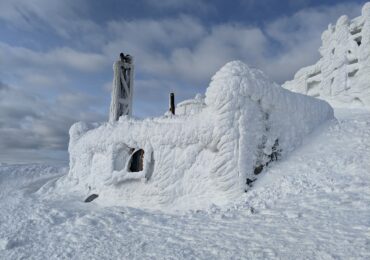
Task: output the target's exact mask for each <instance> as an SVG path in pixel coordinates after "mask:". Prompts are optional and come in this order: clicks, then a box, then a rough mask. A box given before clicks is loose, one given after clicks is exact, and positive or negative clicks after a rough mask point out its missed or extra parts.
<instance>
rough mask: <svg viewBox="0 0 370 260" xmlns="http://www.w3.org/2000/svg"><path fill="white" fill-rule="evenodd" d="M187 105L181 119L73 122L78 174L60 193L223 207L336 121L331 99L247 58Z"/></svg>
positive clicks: (110, 201) (153, 204) (62, 183)
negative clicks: (287, 82)
mask: <svg viewBox="0 0 370 260" xmlns="http://www.w3.org/2000/svg"><path fill="white" fill-rule="evenodd" d="M179 108H180V109H179V111H180V114H179V115H176V116H172V115H168V116H163V117H159V118H151V119H145V120H138V119H133V118H129V117H126V116H123V117H121V118H120V119H119V121H117V122H107V123H103V124H101V125H87V124H85V123H83V122H79V123H76V124H74V125H73V126H72V127H71V129H70V143H69V153H70V171H69V174H68V175H67V176H65V177H64V178H62V179H60V180H59V181H58V183H57V186H59V187H62V189H63V192H65V190H66V189H70V190H72V191H73V190H74V191H80V192H81V191H82V192H84V193H85V195H88V194H92V193H97V194H99V198H98V199H97V200H96V201H97V202H99V203H104V204H105V205H117V204H124V205H129V206H139V207H148V208H170V207H174V206H176V207H181V208H198V207H203V206H208V205H210V204H211V203H213V204H216V205H224V204H227V203H230V202H232V201H234V200H235V199H237V198H239V197H240V196H241V195H242V194H243V193H244V192H245V190H246V189H247V188H248V185H247V184H246V180H247V178H249V179H253V178H254V172H255V171H256V169H262V166H263V165H266V163H268V162H269V161H271V160H272V159H273V158H272V157H278V156H279V157H280V156H282V157H284V156H286V155H287V154H289V153H290V152H291V151H292V150H294V149H295V148H296V147H297V146H299V144H300V143H301V141H302V139H303V137H304V136H305V135H307V134H308V133H310V132H311V131H312V130H313V129H314V128H315V127H317V126H318V125H320V124H321V123H323V122H324V121H326V120H329V119H331V118H333V110H332V108H331V107H330V105H329V104H327V103H326V102H325V101H321V100H318V99H315V98H312V97H308V96H305V95H301V94H297V93H293V92H290V91H288V90H286V89H284V88H282V87H280V86H278V85H276V84H275V83H273V82H272V81H270V80H269V79H268V78H267V77H266V75H264V73H263V72H262V71H260V70H258V69H254V68H250V67H248V66H247V65H246V64H244V63H242V62H240V61H233V62H230V63H227V64H226V65H225V66H224V67H223V68H221V69H220V70H219V71H218V72H217V73H216V74H215V75H214V76H213V78H212V81H211V83H210V85H209V87H208V88H207V91H206V95H205V98H203V97H202V96H200V95H197V97H196V99H194V100H191V101H187V102H183V103H181V105H180V106H179ZM140 160H142V161H140ZM140 164H142V165H140Z"/></svg>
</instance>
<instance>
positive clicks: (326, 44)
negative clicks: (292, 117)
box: [283, 2, 370, 106]
mask: <svg viewBox="0 0 370 260" xmlns="http://www.w3.org/2000/svg"><path fill="white" fill-rule="evenodd" d="M321 38H322V46H321V48H320V50H319V51H320V54H321V56H322V57H321V58H320V60H319V61H318V62H317V63H316V64H314V65H312V66H308V67H305V68H302V69H300V70H299V71H298V72H297V73H296V74H295V76H294V79H293V80H292V81H288V82H285V83H284V84H283V87H285V88H287V89H289V90H292V91H295V92H298V93H303V94H307V95H310V96H314V97H318V98H321V99H325V100H327V101H329V102H331V103H333V104H335V105H346V106H348V105H349V104H354V105H361V106H370V80H369V78H370V2H368V3H366V4H365V5H364V6H363V8H362V15H361V16H359V17H356V18H355V19H353V20H349V19H348V17H347V16H345V15H343V16H341V17H340V18H339V19H338V21H337V23H336V25H335V26H333V25H331V24H330V25H329V27H328V29H327V30H326V31H324V32H323V34H322V37H321Z"/></svg>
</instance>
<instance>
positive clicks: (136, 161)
mask: <svg viewBox="0 0 370 260" xmlns="http://www.w3.org/2000/svg"><path fill="white" fill-rule="evenodd" d="M143 169H144V150H143V149H139V150H137V151H136V152H134V153H133V154H132V156H131V161H130V167H129V171H130V172H141V171H142V170H143Z"/></svg>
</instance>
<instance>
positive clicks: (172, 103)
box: [170, 93, 175, 115]
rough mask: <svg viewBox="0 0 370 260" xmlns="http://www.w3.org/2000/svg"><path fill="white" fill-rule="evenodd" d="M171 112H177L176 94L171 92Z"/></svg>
mask: <svg viewBox="0 0 370 260" xmlns="http://www.w3.org/2000/svg"><path fill="white" fill-rule="evenodd" d="M170 112H171V113H172V115H174V114H175V94H174V93H171V94H170Z"/></svg>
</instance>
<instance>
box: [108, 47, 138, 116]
mask: <svg viewBox="0 0 370 260" xmlns="http://www.w3.org/2000/svg"><path fill="white" fill-rule="evenodd" d="M113 72H114V77H113V86H112V101H111V104H110V110H109V121H110V122H113V121H117V120H118V118H119V117H120V116H122V115H128V116H131V115H132V97H133V90H134V89H133V86H134V63H133V59H132V57H131V56H130V55H126V56H125V55H124V54H123V53H121V54H120V60H118V61H116V62H115V63H114V64H113Z"/></svg>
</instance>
